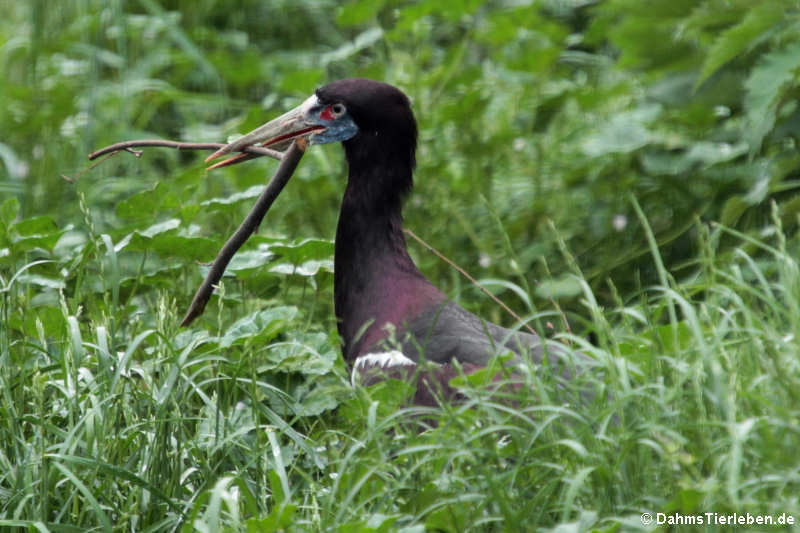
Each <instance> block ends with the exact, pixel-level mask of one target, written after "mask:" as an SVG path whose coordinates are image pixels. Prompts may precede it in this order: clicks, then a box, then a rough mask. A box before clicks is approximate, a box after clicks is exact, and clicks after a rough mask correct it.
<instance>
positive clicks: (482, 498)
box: [0, 0, 800, 533]
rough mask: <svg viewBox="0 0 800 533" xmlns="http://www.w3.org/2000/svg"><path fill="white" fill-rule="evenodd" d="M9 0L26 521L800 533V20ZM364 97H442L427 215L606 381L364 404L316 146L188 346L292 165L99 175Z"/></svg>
mask: <svg viewBox="0 0 800 533" xmlns="http://www.w3.org/2000/svg"><path fill="white" fill-rule="evenodd" d="M3 7H4V9H3V12H4V15H5V16H4V18H3V19H2V20H0V73H1V75H0V98H2V102H3V105H2V106H0V192H1V193H2V195H1V196H2V199H1V200H0V528H3V529H8V530H12V528H18V529H20V530H26V529H27V530H37V531H87V530H102V531H175V530H183V531H191V530H198V531H223V530H224V531H247V532H270V531H342V532H379V531H381V532H382V531H403V532H406V533H412V532H422V531H445V532H461V531H553V532H556V531H558V532H572V531H575V532H582V531H608V532H614V531H621V530H624V531H638V530H648V531H649V530H651V529H653V528H654V527H660V528H667V527H669V526H668V525H662V526H656V525H646V524H643V522H642V519H641V516H642V513H652V514H653V518H654V519H656V518H657V513H665V514H666V515H673V514H675V513H678V514H681V515H691V516H697V515H700V516H704V515H703V513H706V512H712V513H719V514H720V515H727V514H730V513H734V512H735V513H739V514H741V515H745V514H746V513H750V514H751V515H769V516H771V517H773V518H774V519H775V520H778V519H779V518H780V517H781V516H784V517H786V516H789V517H793V519H794V525H793V526H792V525H785V526H783V528H784V529H786V530H794V531H796V530H798V528H800V526H798V525H797V523H798V522H800V500H798V497H797V495H798V494H800V460H799V459H798V453H797V448H798V443H800V407H798V406H800V397H799V396H800V343H799V342H798V339H800V268H798V248H799V246H798V245H799V244H800V238H799V237H798V221H799V219H798V214H800V195H798V193H797V190H798V187H799V186H800V171H799V168H798V167H799V166H800V156H798V151H797V136H798V133H800V108H799V107H798V105H797V97H798V93H799V92H800V91H799V90H798V88H799V86H800V76H798V72H800V44H798V43H800V5H798V3H797V2H796V1H790V0H776V1H772V2H747V1H744V0H733V1H721V0H695V1H682V0H654V1H650V2H640V1H636V0H608V1H597V2H595V1H583V0H575V1H569V2H567V1H556V0H540V1H533V2H515V1H508V0H494V1H490V2H477V1H474V0H461V1H450V2H439V1H433V0H425V1H422V2H417V3H405V2H395V1H394V0H355V1H353V2H349V3H346V4H344V5H340V4H339V3H337V2H332V1H329V0H322V1H313V0H297V1H294V2H285V1H276V2H263V1H254V0H244V1H242V2H238V3H236V6H235V7H232V5H231V4H230V3H224V2H213V1H209V0H206V1H200V2H197V1H194V2H188V1H183V0H172V1H165V2H158V1H157V0H139V1H138V2H123V1H120V0H111V1H100V0H63V1H61V2H58V3H47V2H43V1H41V0H36V1H32V2H17V3H11V2H5V3H4V4H3ZM347 76H365V77H371V78H375V79H382V80H385V81H387V82H390V83H393V84H395V85H398V86H400V87H402V88H403V89H404V90H405V91H406V92H407V93H408V94H409V95H410V96H411V98H412V100H413V103H414V108H415V111H416V113H417V117H418V120H419V122H420V128H421V135H420V151H419V154H418V161H419V164H418V169H417V173H416V178H417V188H416V192H415V194H414V195H413V196H412V198H411V200H410V202H409V205H408V206H407V209H406V223H407V225H408V227H410V228H411V229H413V230H414V231H415V232H416V233H417V234H419V235H421V236H422V237H423V238H424V239H425V240H426V241H428V242H430V243H431V244H433V245H434V246H435V247H437V248H438V249H439V250H440V251H442V252H443V253H444V254H445V255H446V256H448V257H450V258H452V259H453V260H454V261H455V262H456V263H459V264H460V265H462V266H464V267H466V269H467V270H468V271H470V272H471V273H472V274H473V275H475V276H476V277H478V278H481V279H482V281H483V282H485V284H486V285H487V286H488V287H489V288H490V289H491V290H493V291H494V292H496V293H497V294H498V295H499V296H500V297H501V298H503V300H504V301H506V302H507V303H508V304H509V305H510V306H511V307H513V308H514V309H515V310H516V311H517V312H519V313H520V314H522V315H523V316H525V317H526V319H528V320H529V321H530V323H531V325H532V326H534V327H536V328H538V329H539V330H540V331H541V332H542V333H543V334H545V335H547V336H549V337H555V338H557V339H560V340H561V341H562V342H565V343H569V344H570V345H571V346H573V347H574V348H575V349H580V350H581V351H583V352H585V353H586V354H588V355H589V356H591V357H592V358H594V359H596V360H597V362H598V371H597V373H596V374H592V375H586V376H582V377H581V378H580V379H579V380H578V381H577V382H574V383H568V384H563V383H558V382H557V380H555V379H554V378H552V377H549V378H548V376H547V373H546V372H544V373H542V374H537V373H534V374H532V375H530V376H528V377H526V379H528V380H529V385H530V386H529V387H526V388H523V390H520V391H519V392H518V393H515V394H514V395H512V396H513V397H512V398H508V397H507V396H506V397H499V395H492V394H490V393H489V391H488V390H486V388H485V387H483V386H482V382H484V381H485V379H488V378H489V377H491V372H490V371H486V372H485V373H483V374H479V375H476V376H473V377H471V378H470V379H469V380H464V379H462V385H463V387H464V390H465V391H466V394H467V395H468V397H469V398H470V399H469V400H468V401H467V402H466V404H465V405H458V406H442V407H441V408H440V409H433V410H422V409H418V408H409V407H406V406H404V403H403V402H404V398H405V397H406V395H407V393H408V391H407V386H405V385H404V384H402V383H398V382H386V383H382V384H380V385H377V386H374V387H371V388H369V389H364V388H359V387H356V388H353V387H352V386H351V385H350V383H349V377H348V374H347V369H346V368H345V365H344V363H343V362H342V360H341V356H340V352H339V346H338V339H337V338H336V324H335V319H334V317H333V311H332V303H331V302H332V275H331V271H332V241H331V239H332V238H333V235H334V228H335V222H336V216H337V208H338V202H339V199H340V197H341V193H342V190H343V185H344V163H343V160H342V154H341V149H340V148H339V147H338V146H323V147H314V148H313V149H311V150H310V151H309V153H308V154H307V155H306V157H305V158H304V160H303V161H302V162H301V165H300V168H299V169H298V171H297V173H296V175H295V177H294V179H293V180H292V182H291V183H290V184H289V186H288V187H287V190H286V191H284V193H283V195H282V196H281V198H279V199H278V201H277V202H276V205H275V206H274V208H273V209H272V211H271V212H270V214H269V215H268V217H267V220H265V222H264V223H263V224H262V228H261V231H260V232H259V233H258V234H257V235H255V236H253V237H252V238H251V239H250V241H248V244H247V245H246V248H245V249H244V250H243V251H242V252H240V254H239V255H238V256H237V258H236V260H235V261H234V264H232V266H231V268H230V269H229V275H228V276H227V277H226V278H225V282H224V285H223V287H222V289H221V290H220V291H218V294H217V295H216V296H215V297H214V298H213V299H212V300H211V302H210V304H209V306H208V309H207V310H206V314H205V315H204V316H203V317H202V318H201V319H199V320H198V321H197V322H196V323H195V324H193V326H192V327H191V328H188V329H179V328H178V323H179V321H180V319H181V316H182V313H183V312H184V311H185V309H186V306H187V305H188V303H189V302H190V300H191V297H192V294H193V291H194V289H195V288H196V286H197V284H198V283H199V282H200V280H201V279H202V276H203V274H204V269H203V266H202V264H200V263H201V262H207V261H210V260H211V259H212V258H213V257H214V254H215V253H216V251H217V249H218V248H219V247H220V245H221V244H222V243H223V242H224V240H225V238H226V237H227V236H228V235H229V234H230V233H231V231H232V230H233V229H234V228H235V227H236V225H238V223H239V222H240V221H241V219H242V217H243V215H244V213H246V211H247V210H248V209H249V206H250V205H249V204H250V203H251V202H252V201H253V199H254V197H255V196H256V195H257V194H258V193H259V192H260V190H261V188H262V187H263V185H264V183H265V181H266V178H267V177H268V176H269V175H271V173H272V170H273V169H274V165H275V163H274V162H270V161H267V160H265V159H262V160H259V161H257V162H253V163H248V164H244V165H239V166H236V167H233V168H232V169H230V170H228V169H226V170H222V171H215V172H213V173H209V174H206V173H205V171H204V168H205V167H204V165H203V163H202V157H200V155H199V154H194V153H182V152H181V153H179V152H175V151H170V150H158V149H147V150H146V151H145V152H144V153H143V155H142V157H140V158H136V157H133V156H131V155H130V154H124V153H123V154H118V155H117V156H115V157H113V158H111V159H110V160H108V161H105V162H104V163H103V164H101V165H99V166H97V167H96V168H93V169H91V170H88V169H87V167H88V163H87V161H86V154H88V153H89V152H91V151H93V150H95V149H97V148H99V147H101V146H104V145H107V144H111V143H113V142H116V141H120V140H125V139H133V138H142V137H164V138H171V139H180V140H187V141H221V140H224V139H225V138H226V137H227V136H228V135H230V134H233V133H235V132H245V131H249V130H250V129H251V128H253V127H255V126H257V125H259V124H261V123H262V122H264V121H265V120H266V119H267V118H271V117H273V116H275V115H277V114H278V113H280V112H282V111H284V110H286V109H288V108H289V107H292V106H294V105H295V104H297V103H298V102H300V101H301V100H302V99H303V98H305V97H306V96H307V95H308V94H309V93H310V92H311V91H312V90H313V89H314V88H315V87H316V86H318V85H320V84H323V83H325V82H326V81H328V80H332V79H337V78H342V77H347ZM410 246H411V249H412V254H413V255H414V256H415V258H416V260H417V261H418V264H419V265H420V267H421V269H422V270H423V271H424V272H425V273H426V274H427V275H428V276H429V277H430V278H431V279H432V280H434V281H435V283H436V284H437V285H439V286H440V287H442V289H443V290H445V291H446V292H447V293H448V294H450V295H452V296H453V297H454V298H455V299H457V300H458V301H459V302H460V303H462V304H463V305H465V306H467V307H469V308H470V309H471V310H473V311H475V312H477V313H479V314H480V315H481V316H484V317H485V318H487V319H489V320H492V321H496V322H503V323H505V324H507V325H512V324H513V321H512V320H511V319H510V318H509V317H507V316H506V315H504V314H503V313H502V310H500V309H498V308H497V306H495V305H494V304H493V303H492V302H491V301H489V300H488V299H487V298H485V297H484V296H483V295H482V294H481V293H480V291H478V290H476V289H475V288H474V287H472V286H471V285H470V284H469V283H468V282H466V281H465V280H463V279H461V278H460V276H459V275H458V274H457V273H456V272H455V271H454V270H453V269H452V268H451V267H450V266H448V265H447V264H446V263H443V262H441V261H440V260H439V259H437V258H436V257H435V256H434V255H432V254H430V253H429V252H427V251H426V250H425V249H424V248H423V247H421V246H418V245H417V244H416V243H414V242H413V241H412V242H410ZM587 386H592V387H597V388H599V390H600V394H599V395H598V396H597V398H598V399H597V400H596V401H594V402H591V404H590V405H582V404H581V403H580V402H579V401H577V399H578V397H579V391H581V390H585V387H587ZM565 395H566V397H567V398H569V397H574V398H575V399H576V401H572V402H569V403H564V402H563V400H562V399H563V398H564V397H565ZM701 527H702V529H704V530H708V531H717V530H727V529H728V528H730V526H727V525H724V524H720V523H712V524H705V525H703V526H698V527H697V529H700V528H701ZM773 527H774V526H773ZM742 528H743V529H744V528H754V529H759V530H764V529H765V527H764V526H756V525H751V526H747V525H745V526H743V527H742ZM675 529H678V528H677V527H676V528H675ZM768 529H772V527H768Z"/></svg>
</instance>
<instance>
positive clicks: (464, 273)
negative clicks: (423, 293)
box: [403, 228, 537, 335]
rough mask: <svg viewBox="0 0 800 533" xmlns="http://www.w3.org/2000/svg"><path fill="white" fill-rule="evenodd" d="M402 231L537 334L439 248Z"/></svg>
mask: <svg viewBox="0 0 800 533" xmlns="http://www.w3.org/2000/svg"><path fill="white" fill-rule="evenodd" d="M403 232H404V233H406V234H407V235H409V236H411V237H413V238H414V240H416V241H417V242H418V243H420V244H421V245H422V246H424V247H425V248H427V249H428V250H430V251H431V252H433V253H434V255H436V256H437V257H438V258H439V259H441V260H442V261H444V262H445V263H447V264H448V265H450V266H451V267H453V268H455V269H456V270H458V272H459V273H460V274H461V275H462V276H464V277H465V278H467V279H468V280H469V281H470V282H471V283H472V284H473V285H475V286H476V287H478V288H479V289H480V290H482V291H483V293H484V294H485V295H486V296H488V297H489V298H491V299H492V300H493V301H494V303H496V304H497V305H499V306H500V307H502V308H503V309H504V310H505V311H506V313H508V314H509V315H511V316H512V317H514V319H515V320H516V321H517V322H519V323H520V324H521V325H522V326H523V327H524V328H525V329H527V330H528V331H530V332H531V333H532V334H534V335H537V333H536V332H535V331H534V330H533V328H532V327H530V326H529V325H528V323H527V322H525V321H524V320H522V318H521V317H520V316H519V315H518V314H517V313H515V312H514V311H512V310H511V308H510V307H508V306H507V305H506V304H504V303H503V301H502V300H500V298H498V297H497V296H495V295H494V294H492V293H491V292H489V290H488V289H487V288H486V287H484V286H483V285H481V284H480V283H478V281H477V280H476V279H475V278H473V277H472V276H470V275H469V274H468V273H467V271H466V270H464V269H463V268H461V267H460V266H458V265H457V264H455V263H454V262H453V261H451V260H450V259H448V258H447V257H445V256H444V254H442V253H441V252H440V251H439V250H437V249H436V248H434V247H433V246H431V245H430V244H428V243H427V242H425V241H423V240H422V239H421V238H420V237H418V236H417V234H416V233H414V232H413V231H411V230H410V229H408V228H403Z"/></svg>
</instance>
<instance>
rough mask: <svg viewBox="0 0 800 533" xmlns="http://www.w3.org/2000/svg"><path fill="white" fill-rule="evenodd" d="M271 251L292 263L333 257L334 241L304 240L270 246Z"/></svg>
mask: <svg viewBox="0 0 800 533" xmlns="http://www.w3.org/2000/svg"><path fill="white" fill-rule="evenodd" d="M270 251H271V252H273V253H274V254H276V255H279V256H280V257H283V258H285V259H287V260H289V261H290V262H292V263H295V264H297V263H302V262H304V261H310V260H313V259H330V258H332V257H333V241H330V240H327V239H302V240H300V241H296V242H292V243H288V244H282V243H276V244H274V245H272V246H270Z"/></svg>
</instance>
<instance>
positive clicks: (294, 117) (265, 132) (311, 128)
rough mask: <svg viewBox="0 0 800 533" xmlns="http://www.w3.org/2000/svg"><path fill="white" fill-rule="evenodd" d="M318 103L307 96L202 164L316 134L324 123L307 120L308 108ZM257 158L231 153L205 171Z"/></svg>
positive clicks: (314, 97) (250, 155) (315, 99)
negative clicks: (250, 149)
mask: <svg viewBox="0 0 800 533" xmlns="http://www.w3.org/2000/svg"><path fill="white" fill-rule="evenodd" d="M317 104H318V101H317V97H316V96H311V97H310V98H308V99H307V100H306V101H305V102H303V103H302V104H300V105H299V106H297V107H295V108H294V109H292V110H291V111H289V112H288V113H284V114H283V115H281V116H279V117H278V118H276V119H273V120H270V121H269V122H267V123H266V124H264V125H263V126H260V127H258V128H256V129H254V130H253V131H251V132H250V133H248V134H247V135H244V136H243V137H240V138H238V139H236V140H235V141H233V142H232V143H230V144H227V145H225V146H223V147H222V148H220V149H219V150H217V151H216V152H214V153H213V154H211V155H210V156H208V157H207V158H206V163H208V162H210V161H213V160H214V159H217V158H218V157H221V156H223V155H225V154H230V153H233V152H238V151H241V150H242V149H244V148H247V147H248V146H255V145H259V146H264V147H282V145H288V144H289V143H290V142H291V141H292V140H293V139H297V138H298V137H306V136H309V135H311V134H313V133H318V132H320V131H323V130H324V129H325V126H322V125H320V124H315V123H312V122H310V121H309V120H308V115H309V113H308V112H309V111H310V110H311V109H313V108H314V107H315V106H316V105H317ZM255 157H258V155H255V154H248V153H242V154H239V155H236V156H233V157H231V158H229V159H226V160H225V161H220V162H219V163H217V164H215V165H212V166H210V167H208V170H212V169H215V168H220V167H225V166H228V165H234V164H236V163H241V162H242V161H247V160H248V159H253V158H255Z"/></svg>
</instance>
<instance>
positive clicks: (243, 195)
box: [200, 185, 265, 208]
mask: <svg viewBox="0 0 800 533" xmlns="http://www.w3.org/2000/svg"><path fill="white" fill-rule="evenodd" d="M264 187H265V185H253V186H252V187H249V188H248V189H246V190H244V191H241V192H237V193H233V194H231V195H230V196H222V197H217V198H210V199H208V200H204V201H202V202H200V205H201V206H204V207H211V208H218V207H221V206H226V205H231V204H235V203H238V202H241V201H243V200H249V199H251V198H258V196H259V195H260V194H261V193H262V192H263V191H264Z"/></svg>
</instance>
